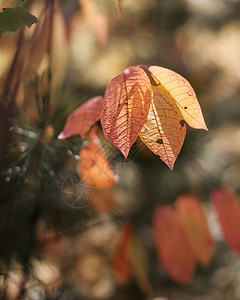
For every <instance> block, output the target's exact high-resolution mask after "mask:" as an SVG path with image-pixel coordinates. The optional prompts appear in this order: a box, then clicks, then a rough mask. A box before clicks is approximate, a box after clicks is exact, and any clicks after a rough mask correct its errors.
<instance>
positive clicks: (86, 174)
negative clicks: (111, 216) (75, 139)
mask: <svg viewBox="0 0 240 300" xmlns="http://www.w3.org/2000/svg"><path fill="white" fill-rule="evenodd" d="M79 155H80V158H81V159H80V160H79V164H78V166H79V171H80V175H81V179H82V181H83V182H84V183H85V184H86V185H89V186H91V187H94V188H97V189H107V188H110V187H112V186H113V185H115V184H116V182H117V181H116V177H115V176H114V173H113V171H112V170H111V169H110V167H109V164H108V161H107V158H106V157H105V155H104V152H103V149H102V147H101V144H100V141H99V138H98V136H97V134H96V131H95V130H94V129H93V130H92V131H91V132H90V138H89V142H87V143H85V145H84V146H83V147H82V149H81V151H80V154H79Z"/></svg>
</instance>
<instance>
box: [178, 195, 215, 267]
mask: <svg viewBox="0 0 240 300" xmlns="http://www.w3.org/2000/svg"><path fill="white" fill-rule="evenodd" d="M175 207H176V212H177V214H178V216H179V217H180V220H181V222H182V224H183V226H184V228H185V231H186V233H187V236H188V238H189V241H190V243H191V245H192V248H193V251H194V253H195V256H196V258H197V259H198V260H199V261H200V263H201V264H202V266H204V267H205V266H207V265H208V264H209V263H210V260H211V258H212V255H213V253H214V250H215V244H214V241H213V239H212V236H211V234H210V230H209V227H208V223H207V219H206V216H205V213H204V210H203V207H202V204H201V203H200V202H199V201H198V200H197V199H196V197H194V196H193V195H189V194H188V195H181V196H179V197H178V198H177V201H176V203H175Z"/></svg>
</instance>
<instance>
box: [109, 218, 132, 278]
mask: <svg viewBox="0 0 240 300" xmlns="http://www.w3.org/2000/svg"><path fill="white" fill-rule="evenodd" d="M131 240H132V228H131V225H130V224H129V223H125V224H124V225H123V228H122V235H121V238H120V241H119V244H118V247H117V250H116V253H115V254H114V256H113V259H112V266H113V269H114V271H115V272H116V274H117V275H118V277H119V279H120V280H122V281H123V282H126V281H128V280H129V279H130V275H131V265H130V257H129V250H130V243H131Z"/></svg>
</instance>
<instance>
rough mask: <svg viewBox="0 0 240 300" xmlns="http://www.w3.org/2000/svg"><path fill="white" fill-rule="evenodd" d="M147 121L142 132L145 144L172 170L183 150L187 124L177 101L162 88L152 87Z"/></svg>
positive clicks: (141, 136)
mask: <svg viewBox="0 0 240 300" xmlns="http://www.w3.org/2000/svg"><path fill="white" fill-rule="evenodd" d="M152 91H153V97H152V100H151V105H150V109H149V113H148V117H147V121H146V123H145V124H144V126H143V128H142V129H141V131H140V134H139V136H140V138H141V140H142V141H143V142H144V144H145V145H146V146H147V147H148V148H149V149H150V150H151V151H152V152H153V153H154V154H156V155H159V156H160V158H161V160H162V161H163V162H165V164H166V165H167V166H168V167H169V168H170V169H171V170H172V169H173V165H174V163H175V160H176V158H177V156H178V154H179V152H180V150H181V148H182V144H183V141H184V138H185V134H186V124H185V122H184V120H183V116H182V115H181V113H180V110H179V108H178V106H177V105H176V103H175V101H174V100H173V99H172V98H171V97H169V94H168V93H167V91H166V90H165V89H162V86H161V85H159V86H157V87H154V86H153V87H152Z"/></svg>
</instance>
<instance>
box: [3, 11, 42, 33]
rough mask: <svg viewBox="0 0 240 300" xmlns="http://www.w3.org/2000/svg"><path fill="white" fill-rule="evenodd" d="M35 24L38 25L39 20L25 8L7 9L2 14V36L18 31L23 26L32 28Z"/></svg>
mask: <svg viewBox="0 0 240 300" xmlns="http://www.w3.org/2000/svg"><path fill="white" fill-rule="evenodd" d="M34 23H37V18H36V17H35V16H33V15H32V14H30V12H28V11H27V10H26V9H25V8H23V7H13V8H5V9H4V10H3V12H1V13H0V34H2V33H4V32H6V31H16V30H17V29H19V28H20V27H21V26H23V25H26V26H27V27H28V28H30V27H31V26H32V24H34Z"/></svg>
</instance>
